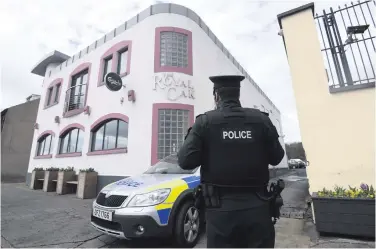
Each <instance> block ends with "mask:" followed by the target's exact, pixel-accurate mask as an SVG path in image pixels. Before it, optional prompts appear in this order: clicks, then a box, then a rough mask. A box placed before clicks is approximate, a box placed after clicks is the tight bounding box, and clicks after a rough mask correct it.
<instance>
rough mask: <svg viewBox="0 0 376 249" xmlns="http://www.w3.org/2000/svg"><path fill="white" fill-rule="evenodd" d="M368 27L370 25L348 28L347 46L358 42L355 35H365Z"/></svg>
mask: <svg viewBox="0 0 376 249" xmlns="http://www.w3.org/2000/svg"><path fill="white" fill-rule="evenodd" d="M368 27H369V24H366V25H358V26H350V27H347V29H346V33H347V40H346V42H345V44H350V43H353V42H357V41H358V39H357V38H356V37H355V35H356V34H363V33H364V32H365V31H366V30H367V29H368ZM353 35H354V36H353Z"/></svg>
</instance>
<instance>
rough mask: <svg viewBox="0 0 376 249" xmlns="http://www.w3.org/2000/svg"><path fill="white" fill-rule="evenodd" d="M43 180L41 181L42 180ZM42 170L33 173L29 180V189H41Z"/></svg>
mask: <svg viewBox="0 0 376 249" xmlns="http://www.w3.org/2000/svg"><path fill="white" fill-rule="evenodd" d="M42 179H43V180H42ZM43 182H44V170H42V171H33V172H32V173H31V179H30V186H29V187H30V189H43Z"/></svg>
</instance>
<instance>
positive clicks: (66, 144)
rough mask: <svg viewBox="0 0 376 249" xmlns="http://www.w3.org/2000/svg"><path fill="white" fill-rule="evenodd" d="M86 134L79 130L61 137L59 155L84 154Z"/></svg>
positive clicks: (76, 129) (71, 131)
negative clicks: (83, 146)
mask: <svg viewBox="0 0 376 249" xmlns="http://www.w3.org/2000/svg"><path fill="white" fill-rule="evenodd" d="M83 141H84V133H83V131H81V130H80V129H78V128H75V129H71V130H69V131H68V132H66V133H65V134H63V135H62V136H61V137H60V148H59V154H65V153H75V152H82V145H83Z"/></svg>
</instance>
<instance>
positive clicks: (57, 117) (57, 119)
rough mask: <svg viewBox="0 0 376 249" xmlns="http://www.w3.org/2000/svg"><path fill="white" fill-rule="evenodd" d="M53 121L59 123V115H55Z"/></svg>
mask: <svg viewBox="0 0 376 249" xmlns="http://www.w3.org/2000/svg"><path fill="white" fill-rule="evenodd" d="M54 120H55V123H56V124H60V117H59V116H55V119H54Z"/></svg>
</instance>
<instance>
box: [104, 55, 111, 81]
mask: <svg viewBox="0 0 376 249" xmlns="http://www.w3.org/2000/svg"><path fill="white" fill-rule="evenodd" d="M111 70H112V56H110V57H108V58H106V59H104V68H103V78H102V81H104V76H106V74H108V73H109V72H111Z"/></svg>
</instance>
